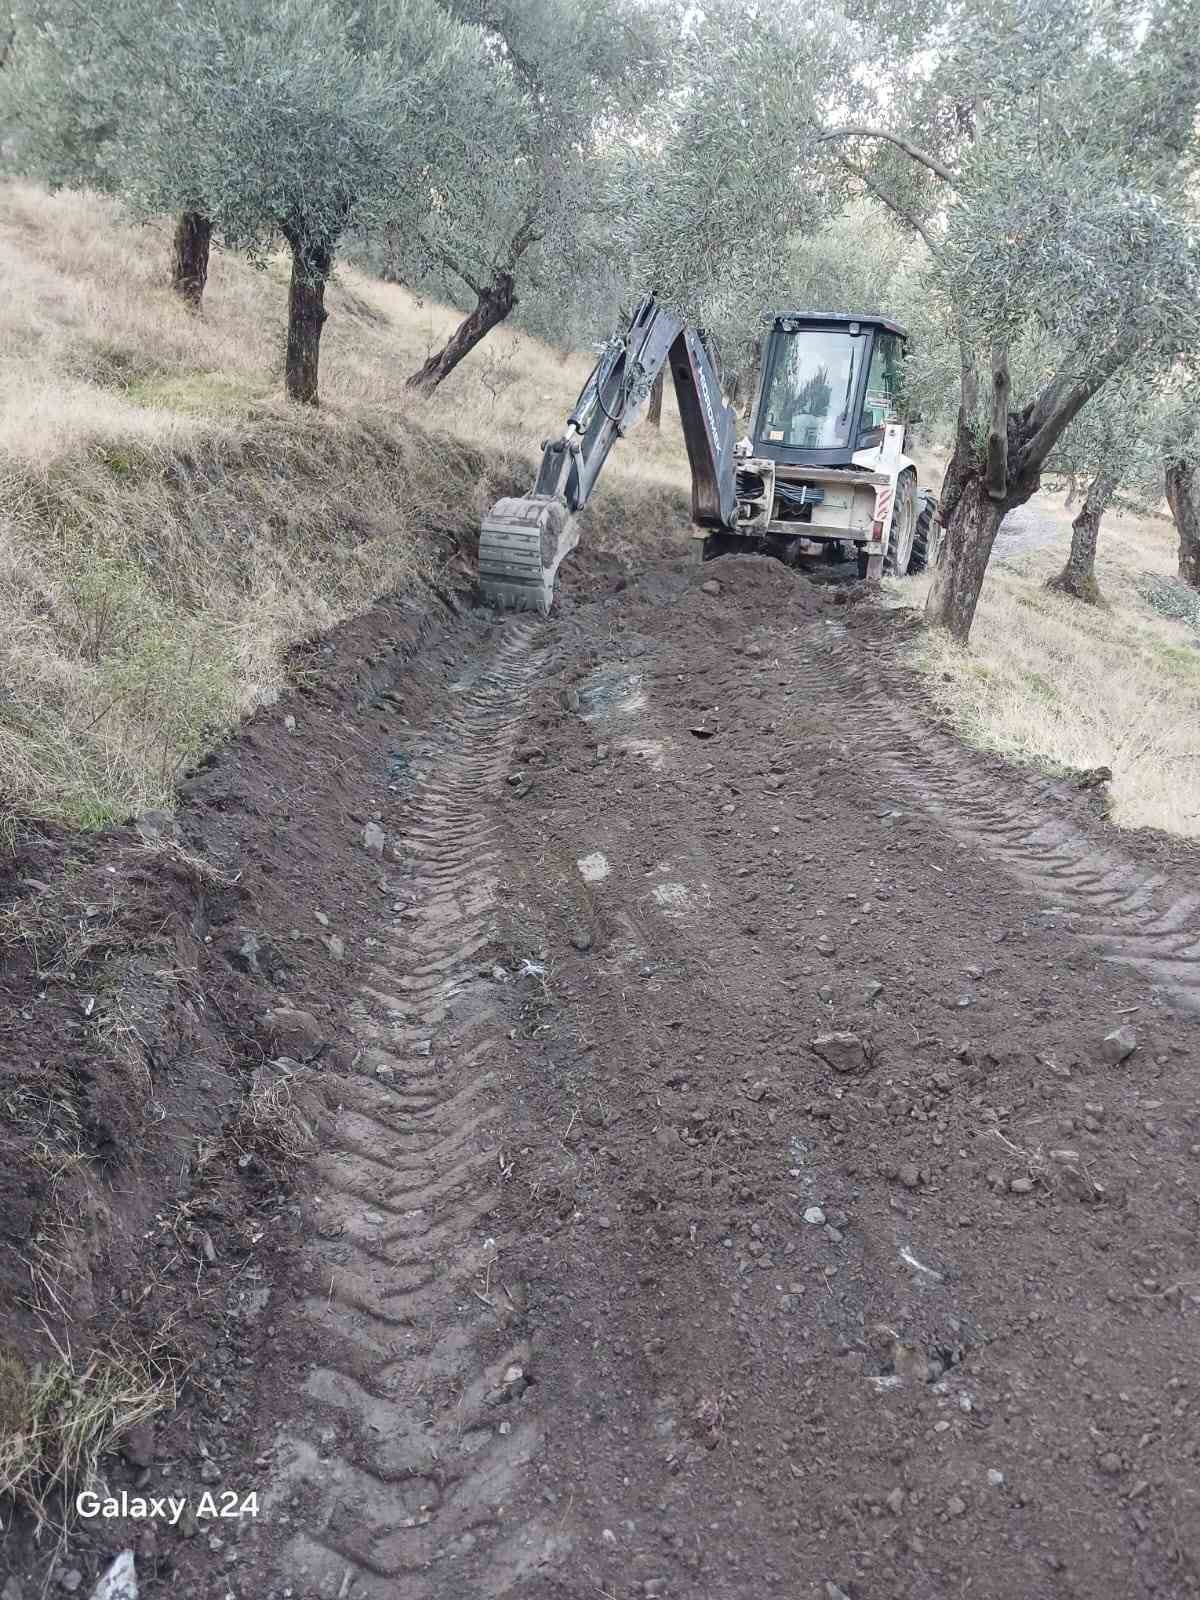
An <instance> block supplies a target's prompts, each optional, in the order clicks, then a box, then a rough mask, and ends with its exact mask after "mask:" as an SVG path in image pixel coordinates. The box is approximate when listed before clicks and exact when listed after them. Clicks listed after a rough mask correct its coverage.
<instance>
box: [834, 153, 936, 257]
mask: <svg viewBox="0 0 1200 1600" xmlns="http://www.w3.org/2000/svg"><path fill="white" fill-rule="evenodd" d="M835 159H836V161H837V163H838V165H839V166H840V167H842V168H844V169H845V171H847V172H849V173H850V174H851V175H852V176H853V177H855V178H857V179H858V181H859V182H860V183H861V184H862V185H863V186H864V187H865V188H867V189H869V190H870V191H871V193H872V194H873V195H874V196H875V198H876V199H877V200H879V201H881V202H882V203H883V204H884V205H885V206H886V207H887V208H888V210H889V211H890V212H892V213H893V215H894V216H897V217H899V218H900V221H901V222H903V223H904V225H905V227H908V228H911V229H912V231H913V232H914V233H915V234H918V235H919V236H920V237H921V238H922V239H923V240H924V241H925V248H926V249H927V250H928V251H929V254H930V255H931V256H936V255H937V254H938V247H937V245H936V244H935V243H934V240H933V235H932V234H931V233H930V231H929V229H928V228H927V227H926V226H925V224H924V223H923V222H922V221H921V220H920V219H919V218H918V217H915V216H913V214H912V212H911V211H908V210H907V209H906V208H905V207H904V206H902V205H900V204H899V203H898V202H897V201H895V200H893V199H892V197H891V195H889V194H886V193H885V192H884V191H883V190H882V189H881V188H880V187H879V185H878V184H877V183H876V182H875V180H874V179H873V178H869V177H868V176H867V174H866V173H865V172H864V171H863V169H862V168H861V167H860V166H857V165H856V164H855V163H854V162H853V161H850V160H849V159H847V157H846V156H843V155H839V156H837V157H835Z"/></svg>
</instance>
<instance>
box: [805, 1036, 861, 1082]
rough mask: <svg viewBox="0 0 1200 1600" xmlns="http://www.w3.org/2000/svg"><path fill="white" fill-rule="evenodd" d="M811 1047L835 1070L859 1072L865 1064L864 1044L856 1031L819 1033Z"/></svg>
mask: <svg viewBox="0 0 1200 1600" xmlns="http://www.w3.org/2000/svg"><path fill="white" fill-rule="evenodd" d="M812 1048H813V1051H814V1053H815V1054H816V1055H818V1056H820V1058H821V1060H822V1061H823V1062H824V1063H825V1065H826V1066H828V1067H832V1068H833V1070H834V1071H835V1072H861V1071H862V1070H863V1069H864V1068H865V1067H866V1065H867V1051H866V1046H865V1045H864V1044H863V1042H862V1040H861V1039H860V1038H859V1037H858V1035H857V1034H856V1033H820V1034H818V1035H817V1037H816V1038H815V1039H814V1040H813V1042H812Z"/></svg>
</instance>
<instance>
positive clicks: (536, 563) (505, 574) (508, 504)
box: [479, 495, 579, 614]
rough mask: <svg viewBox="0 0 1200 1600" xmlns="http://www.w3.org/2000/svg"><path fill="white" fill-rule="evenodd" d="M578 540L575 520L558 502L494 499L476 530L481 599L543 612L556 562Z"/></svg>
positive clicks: (534, 497)
mask: <svg viewBox="0 0 1200 1600" xmlns="http://www.w3.org/2000/svg"><path fill="white" fill-rule="evenodd" d="M578 542H579V533H578V530H577V529H576V526H575V519H574V517H572V516H571V514H570V512H569V511H568V510H567V508H566V506H565V505H564V504H563V502H562V501H561V500H555V499H552V498H551V497H550V496H548V495H529V496H527V497H525V498H524V499H508V500H497V502H496V504H495V505H494V506H493V507H492V509H491V510H490V511H489V512H488V514H487V516H486V517H485V518H484V519H483V525H482V527H481V529H480V532H479V585H480V588H481V589H482V591H483V597H484V599H485V600H486V601H487V602H488V603H489V604H491V605H494V606H498V607H500V608H501V609H502V610H508V611H540V612H542V613H543V614H544V613H545V612H547V611H549V609H550V606H551V604H552V603H553V600H554V579H555V576H556V575H557V573H558V568H559V565H560V563H561V562H562V559H563V557H564V556H566V555H567V554H569V552H570V551H572V550H573V549H574V548H575V546H576V544H577V543H578Z"/></svg>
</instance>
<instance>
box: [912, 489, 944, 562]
mask: <svg viewBox="0 0 1200 1600" xmlns="http://www.w3.org/2000/svg"><path fill="white" fill-rule="evenodd" d="M937 508H938V503H937V496H936V495H935V494H930V492H929V491H928V490H926V491H925V492H924V493H923V494H922V495H920V496H919V497H918V502H917V531H916V533H915V534H914V535H913V549H912V560H911V561H910V562H909V563H908V570H909V571H910V572H936V571H937V569H938V567H940V566H941V564H942V548H943V547H942V525H941V523H940V522H939V521H938V520H937Z"/></svg>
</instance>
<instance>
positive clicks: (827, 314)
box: [771, 311, 908, 339]
mask: <svg viewBox="0 0 1200 1600" xmlns="http://www.w3.org/2000/svg"><path fill="white" fill-rule="evenodd" d="M771 321H772V322H773V323H774V325H775V326H776V327H778V326H779V325H780V323H782V322H814V323H821V322H865V323H868V324H869V325H870V326H871V327H872V328H884V329H886V331H887V332H888V333H897V334H899V335H900V337H901V338H902V339H907V338H908V330H907V329H905V328H902V327H901V326H900V324H899V323H898V322H893V321H892V319H891V318H890V317H883V316H880V314H879V312H878V311H777V312H776V313H775V315H774V316H773V317H772V318H771Z"/></svg>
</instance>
